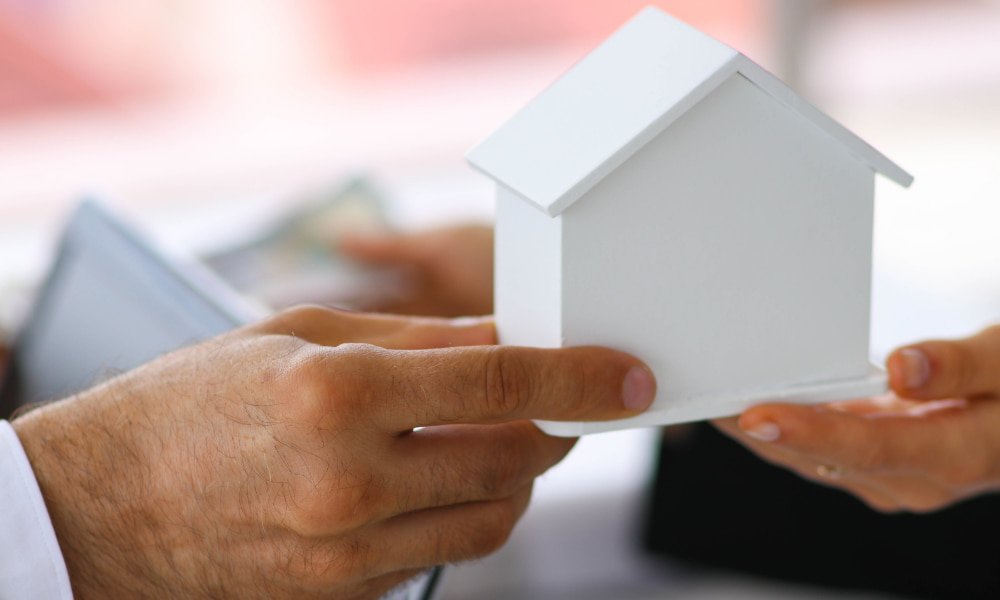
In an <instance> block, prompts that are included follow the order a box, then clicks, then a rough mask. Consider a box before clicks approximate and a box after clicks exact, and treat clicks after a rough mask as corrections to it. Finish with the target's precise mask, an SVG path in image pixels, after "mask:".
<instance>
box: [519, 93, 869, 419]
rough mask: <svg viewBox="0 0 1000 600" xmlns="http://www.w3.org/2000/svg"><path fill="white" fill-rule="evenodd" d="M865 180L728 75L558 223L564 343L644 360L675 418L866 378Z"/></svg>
mask: <svg viewBox="0 0 1000 600" xmlns="http://www.w3.org/2000/svg"><path fill="white" fill-rule="evenodd" d="M873 178H874V173H873V172H872V171H871V169H870V168H868V167H867V166H866V165H864V164H863V163H861V162H859V161H858V160H857V159H856V158H855V157H854V156H852V155H851V154H850V153H849V152H848V151H847V150H846V149H845V148H844V147H843V145H842V144H840V143H839V142H837V141H835V140H832V139H831V138H830V137H829V136H828V135H826V134H825V133H824V132H822V131H821V130H820V129H818V128H816V127H815V126H814V125H813V124H811V123H810V122H809V121H807V120H805V119H803V118H802V117H801V116H799V115H797V114H795V113H793V112H792V111H789V110H788V109H787V107H786V106H784V105H782V104H779V103H778V102H777V101H775V100H774V99H773V98H771V97H770V96H769V95H767V94H765V93H763V92H761V91H760V89H759V88H757V87H756V86H754V85H753V84H752V83H751V82H749V81H748V80H746V79H745V78H743V77H742V76H740V75H735V76H733V77H732V78H730V79H729V80H727V81H726V82H725V83H723V84H722V85H721V86H720V87H719V88H718V89H716V90H715V91H714V92H712V93H711V94H710V95H709V96H708V97H707V98H706V99H704V100H703V101H702V102H700V103H699V104H698V105H696V106H695V107H694V108H692V109H690V110H689V111H688V112H687V113H685V114H684V115H683V116H682V117H680V118H679V119H678V120H677V121H676V122H674V123H673V124H671V125H670V127H668V128H667V129H666V130H665V131H664V132H662V133H661V134H660V135H659V136H658V137H656V138H655V139H654V140H653V141H652V142H650V143H649V144H647V145H646V146H645V147H643V148H642V149H640V150H639V151H638V152H637V153H636V154H634V155H633V156H632V157H631V158H630V159H629V160H627V161H626V162H625V163H624V164H623V165H622V166H621V167H619V168H618V169H617V170H616V171H614V172H613V173H612V174H611V175H609V176H608V177H607V178H605V179H604V180H603V181H602V182H600V183H599V184H597V185H596V186H595V187H594V188H592V189H591V190H590V191H589V192H588V193H587V194H585V195H584V196H583V197H582V198H580V199H579V200H578V201H577V202H576V203H575V204H573V205H572V206H570V207H569V208H568V209H566V211H565V212H564V213H563V214H562V219H563V228H562V247H561V252H562V256H563V261H562V268H563V272H562V277H561V281H562V286H563V289H562V315H561V317H562V328H563V331H564V337H565V343H566V345H579V344H602V345H608V346H611V347H616V348H621V349H623V350H627V351H629V352H632V353H634V354H636V355H637V356H641V357H643V358H644V359H645V360H646V361H647V362H649V364H650V366H651V367H652V368H653V370H654V372H655V373H656V374H657V376H658V378H659V380H660V382H661V386H662V387H661V392H665V393H667V394H669V396H670V398H671V407H673V408H677V407H678V406H677V403H683V402H687V401H690V400H693V399H694V398H693V395H699V394H700V395H705V394H712V395H719V394H721V395H725V393H726V392H727V391H735V390H753V389H763V388H765V387H766V384H767V383H773V382H776V381H780V382H786V383H792V384H794V383H797V382H807V381H817V380H830V379H836V378H838V377H845V378H846V377H851V376H856V375H857V374H858V373H864V372H865V370H866V369H867V368H868V366H867V360H866V358H867V355H868V352H867V348H868V322H869V293H868V291H867V290H869V288H870V281H871V267H870V261H871V258H870V256H871V230H872V225H871V224H872V211H873V206H872V199H873V198H872V196H873V187H874V182H873ZM505 250H506V249H504V251H505ZM720 340H726V342H725V343H720ZM810 340H823V343H822V344H812V343H810ZM765 341H766V343H764V342H765ZM764 347H766V349H767V351H766V352H760V351H759V348H764ZM696 392H697V393H696ZM662 396H663V393H661V397H662ZM660 408H667V407H665V406H663V407H660Z"/></svg>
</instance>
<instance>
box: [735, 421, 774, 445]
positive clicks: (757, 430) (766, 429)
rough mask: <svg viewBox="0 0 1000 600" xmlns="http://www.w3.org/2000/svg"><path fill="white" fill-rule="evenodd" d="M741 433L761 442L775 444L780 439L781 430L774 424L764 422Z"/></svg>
mask: <svg viewBox="0 0 1000 600" xmlns="http://www.w3.org/2000/svg"><path fill="white" fill-rule="evenodd" d="M743 433H745V434H747V435H749V436H750V437H752V438H753V439H755V440H758V441H761V442H776V441H778V438H780V437H781V428H780V427H778V426H777V424H775V423H770V422H767V421H765V422H763V423H757V424H756V425H754V426H753V427H747V428H746V429H743Z"/></svg>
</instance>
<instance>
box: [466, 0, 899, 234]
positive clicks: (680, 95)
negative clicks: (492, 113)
mask: <svg viewBox="0 0 1000 600" xmlns="http://www.w3.org/2000/svg"><path fill="white" fill-rule="evenodd" d="M737 73H738V74H740V75H742V76H744V77H746V78H747V79H748V80H749V81H751V82H752V83H753V84H755V85H756V86H757V87H759V88H760V89H761V90H763V91H764V92H766V93H767V94H769V95H771V96H772V97H773V98H775V99H776V100H778V101H779V102H781V103H782V104H783V105H785V106H786V107H788V109H789V110H791V111H793V112H795V113H797V114H798V115H800V116H801V117H802V118H803V119H806V120H807V121H808V122H810V123H812V125H814V126H815V127H818V128H820V129H821V130H822V131H824V132H826V133H827V134H828V135H829V136H830V137H831V138H832V139H833V140H836V141H837V142H839V143H841V144H843V146H844V147H845V148H846V149H847V150H848V151H849V152H850V153H851V154H853V155H854V156H855V157H856V158H857V159H858V160H859V161H860V162H862V163H864V164H865V165H867V166H868V167H870V168H871V169H872V170H873V171H876V172H879V173H882V174H883V175H885V176H886V177H888V178H889V179H892V180H893V181H895V182H897V183H899V184H900V185H903V186H908V185H909V184H910V183H911V182H912V181H913V177H912V176H910V174H908V173H907V172H906V171H904V170H903V169H901V168H900V167H899V166H897V165H896V164H895V163H893V162H892V161H890V160H889V159H888V158H886V157H885V156H884V155H882V154H881V153H879V152H878V151H877V150H875V149H874V148H872V147H871V146H870V145H868V144H867V143H866V142H865V141H864V140H862V139H860V138H858V137H857V136H856V135H854V134H853V133H851V132H850V131H848V130H847V129H845V128H844V127H843V126H841V125H840V124H838V123H837V122H835V121H834V120H833V119H831V118H830V117H828V116H826V115H825V114H823V113H822V112H821V111H819V110H817V109H816V108H815V107H813V106H812V105H810V104H809V103H808V102H806V101H804V100H802V99H801V98H799V97H798V96H797V95H796V94H795V92H793V91H792V90H791V89H789V88H788V86H786V85H785V84H783V83H782V82H781V81H779V80H778V79H777V78H776V77H774V76H773V75H771V74H770V73H768V72H767V71H765V70H764V69H763V68H761V67H760V66H758V65H757V64H755V63H754V62H753V61H751V60H750V59H748V58H746V57H745V56H743V55H742V54H740V53H739V52H737V51H736V50H733V49H732V48H730V47H729V46H726V45H725V44H723V43H721V42H718V41H716V40H715V39H713V38H711V37H709V36H707V35H705V34H703V33H701V32H700V31H698V30H696V29H694V28H692V27H690V26H689V25H687V24H685V23H682V22H680V21H678V20H676V19H674V18H672V17H670V16H669V15H667V14H666V13H664V12H662V11H660V10H658V9H656V8H652V7H649V8H646V9H644V10H643V11H642V12H640V13H639V14H638V15H636V16H635V17H634V18H633V19H632V20H630V21H629V22H628V23H626V24H625V25H624V26H622V27H621V28H620V29H619V30H618V31H616V32H615V33H614V34H613V35H612V36H611V37H610V38H608V39H607V40H606V41H605V42H604V43H603V44H601V46H599V47H598V48H597V49H595V50H594V51H593V52H591V53H590V54H589V55H587V56H586V57H585V58H584V59H583V60H582V61H580V62H579V63H577V64H576V65H575V66H574V67H573V68H571V69H570V70H569V71H568V72H567V73H566V74H565V75H563V77H561V78H560V79H559V80H558V81H556V82H555V83H554V84H552V85H551V86H549V87H548V88H547V89H546V90H545V91H543V92H542V93H541V94H540V95H539V96H538V97H536V98H535V99H534V100H533V101H532V102H531V103H529V104H528V105H527V106H526V107H524V108H523V109H522V110H521V111H520V112H519V113H517V114H516V115H515V116H514V117H513V118H511V119H510V120H509V121H508V122H507V123H506V124H504V125H503V126H502V127H501V128H500V129H499V130H497V131H496V132H495V133H494V134H493V135H491V136H490V137H489V138H487V139H486V140H485V141H483V142H482V143H480V144H479V145H478V146H476V147H475V148H473V149H472V150H471V151H470V152H469V154H468V156H467V158H468V160H469V163H470V164H472V166H473V167H475V168H476V169H478V170H479V171H482V172H483V173H485V174H486V175H489V176H490V177H492V178H493V179H495V180H497V182H499V183H500V184H502V185H504V186H507V187H508V188H510V189H512V190H513V191H514V192H516V193H518V194H520V195H521V196H524V198H526V199H527V200H528V201H530V202H532V203H533V204H535V205H536V206H538V208H540V209H541V210H543V211H544V212H546V213H547V214H549V215H551V216H555V215H558V214H559V213H561V212H562V211H563V210H565V209H566V208H567V207H569V206H570V205H572V204H573V203H574V202H575V201H576V200H577V199H578V198H580V196H582V195H583V194H585V193H586V192H587V191H588V190H589V189H590V188H591V187H593V186H594V185H596V184H597V183H598V182H600V181H601V180H602V179H604V177H606V176H607V175H608V174H610V173H611V172H612V171H614V170H615V169H617V168H618V167H619V166H620V165H621V164H622V163H624V162H625V161H626V160H628V158H629V157H630V156H632V154H634V153H635V152H636V151H637V150H639V149H640V148H642V147H643V146H644V145H645V144H646V143H647V142H649V141H650V140H652V139H653V138H655V137H656V136H657V135H659V134H660V133H661V132H662V131H664V130H665V129H666V128H667V127H668V126H669V125H670V124H671V123H673V122H674V121H675V120H676V119H677V118H678V117H680V116H681V115H682V114H684V113H685V112H686V111H687V110H688V109H690V108H691V107H693V106H695V105H696V104H697V103H698V102H700V101H701V100H702V99H703V98H705V97H706V96H707V95H708V94H709V93H711V92H712V91H713V90H714V89H715V88H716V87H718V86H719V85H720V84H721V83H722V82H723V81H725V80H726V79H728V78H729V77H731V76H733V75H735V74H737Z"/></svg>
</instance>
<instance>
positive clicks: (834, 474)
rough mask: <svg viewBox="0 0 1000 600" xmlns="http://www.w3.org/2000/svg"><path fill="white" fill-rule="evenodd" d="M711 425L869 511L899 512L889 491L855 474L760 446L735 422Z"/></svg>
mask: <svg viewBox="0 0 1000 600" xmlns="http://www.w3.org/2000/svg"><path fill="white" fill-rule="evenodd" d="M713 424H714V425H715V426H716V427H717V428H718V429H719V430H721V431H722V432H723V433H725V434H726V435H728V436H730V437H731V438H733V439H734V440H736V441H737V442H739V443H740V444H742V445H743V446H745V447H746V448H747V449H749V450H750V451H751V452H753V453H754V454H756V455H757V456H759V457H760V458H761V459H763V460H765V461H767V462H769V463H771V464H773V465H776V466H779V467H782V468H785V469H788V470H790V471H792V472H793V473H795V474H796V475H798V476H799V477H802V478H803V479H807V480H809V481H812V482H815V483H819V484H821V485H826V486H830V487H836V488H840V489H842V490H844V491H847V492H850V493H851V494H853V495H855V496H857V497H858V499H860V500H861V501H862V502H864V503H865V504H867V505H868V506H870V507H871V508H873V509H875V510H878V511H881V512H895V511H898V510H900V501H899V499H897V498H896V497H895V496H894V495H893V493H892V491H891V490H890V489H888V488H886V487H885V486H882V485H880V484H879V483H878V482H877V481H871V480H869V479H868V478H867V477H864V476H863V475H861V474H859V473H858V472H852V471H847V470H845V469H844V468H843V467H841V466H839V465H835V464H832V463H823V462H819V461H817V460H815V459H813V458H811V457H807V456H805V455H803V454H800V453H796V452H795V451H793V450H788V449H785V448H782V447H780V446H776V445H773V444H768V443H766V442H759V441H757V440H755V439H753V438H751V437H750V436H748V435H747V434H745V433H744V432H743V431H742V430H741V429H740V428H739V426H738V425H737V424H736V419H735V418H731V419H720V420H717V421H713Z"/></svg>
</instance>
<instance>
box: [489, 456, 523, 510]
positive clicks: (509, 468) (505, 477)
mask: <svg viewBox="0 0 1000 600" xmlns="http://www.w3.org/2000/svg"><path fill="white" fill-rule="evenodd" d="M525 470H526V469H525V465H524V461H523V459H522V458H521V457H520V456H519V455H518V454H515V453H512V452H505V453H501V454H499V455H497V457H496V458H495V459H494V460H492V461H491V462H490V463H489V466H488V467H486V468H485V477H484V478H483V481H482V484H481V486H482V491H483V494H484V496H485V497H486V498H491V499H493V498H507V497H509V496H511V495H513V494H514V493H515V492H517V490H518V489H519V488H520V487H521V486H522V485H524V478H525Z"/></svg>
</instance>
